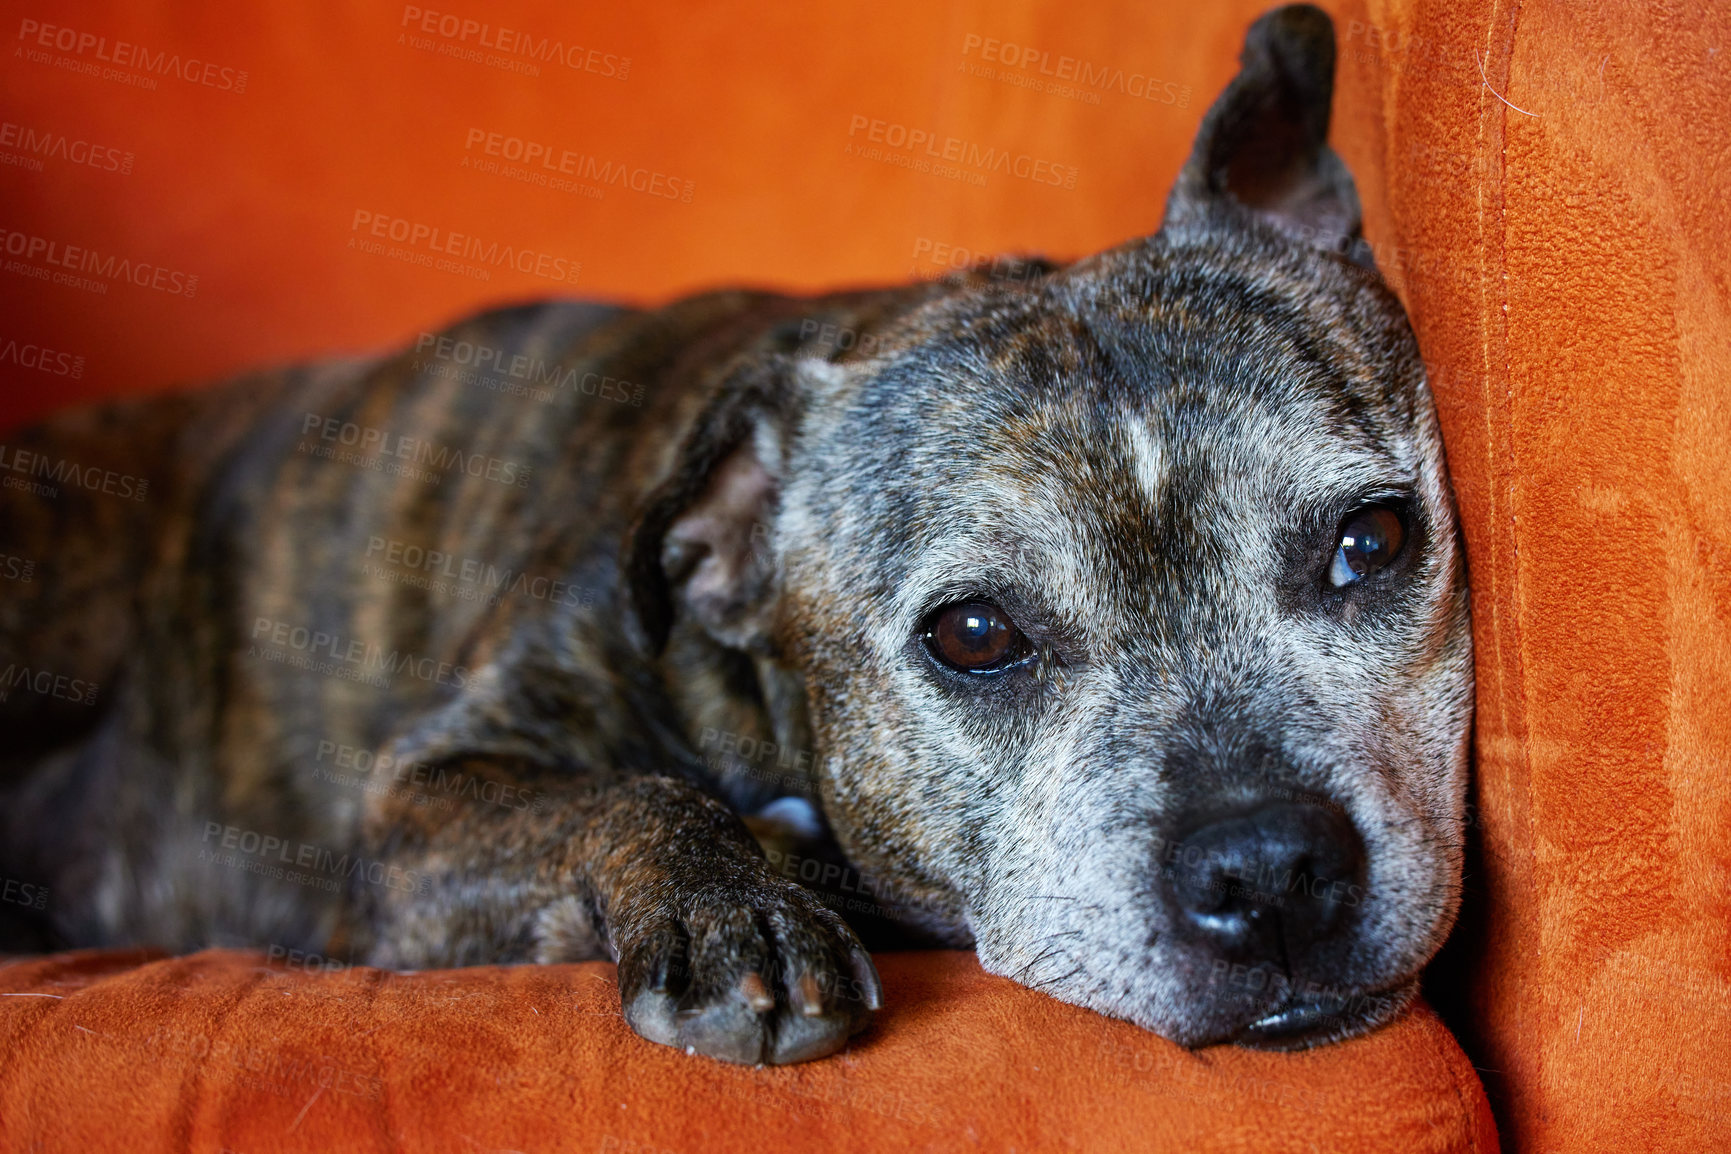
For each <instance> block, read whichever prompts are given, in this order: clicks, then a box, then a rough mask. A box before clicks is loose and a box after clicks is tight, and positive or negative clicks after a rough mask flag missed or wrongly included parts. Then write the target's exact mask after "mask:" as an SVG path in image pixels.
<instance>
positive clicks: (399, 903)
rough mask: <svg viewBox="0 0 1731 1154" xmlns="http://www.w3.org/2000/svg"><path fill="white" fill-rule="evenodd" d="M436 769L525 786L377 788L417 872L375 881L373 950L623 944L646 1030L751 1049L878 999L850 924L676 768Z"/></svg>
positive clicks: (389, 850) (743, 1057)
mask: <svg viewBox="0 0 1731 1154" xmlns="http://www.w3.org/2000/svg"><path fill="white" fill-rule="evenodd" d="M432 772H438V773H464V774H473V775H475V776H476V777H479V778H482V779H485V780H488V781H489V782H490V783H498V788H496V789H494V790H492V791H491V793H492V795H494V796H499V797H501V798H511V799H513V800H512V802H511V803H510V804H504V803H502V804H499V805H490V804H471V805H462V806H458V807H457V808H456V809H455V810H453V811H450V812H447V813H444V814H440V813H438V811H437V810H434V809H430V808H429V807H425V806H416V805H414V804H413V799H411V798H405V797H401V796H393V795H390V794H386V795H384V796H383V797H382V798H379V797H377V795H375V798H376V800H375V802H374V806H373V810H372V813H371V815H370V820H369V824H368V832H369V842H370V843H371V844H372V845H373V846H375V847H377V848H378V852H379V855H380V858H381V859H382V860H383V862H384V863H385V865H386V866H387V867H395V869H396V871H397V872H396V873H395V874H390V873H389V872H388V871H387V876H388V877H393V876H394V877H396V878H398V879H401V880H402V881H403V883H404V884H401V885H396V886H392V885H383V886H373V885H368V886H363V887H361V888H362V889H363V890H365V891H366V892H365V893H364V894H362V895H360V897H359V901H358V902H357V907H356V909H357V914H358V915H359V918H358V924H357V925H356V926H355V931H356V933H357V936H360V937H361V938H363V941H362V942H358V943H357V944H358V945H361V946H362V948H363V949H364V950H365V952H366V954H367V956H368V958H369V960H371V961H373V962H374V963H375V964H378V965H383V966H397V967H426V966H437V965H453V964H458V965H460V964H473V963H481V962H494V961H535V962H544V963H545V962H559V961H575V960H581V959H584V958H592V957H597V956H601V955H602V954H603V953H604V952H611V953H612V955H613V956H614V957H615V959H616V960H617V961H618V963H619V993H620V998H621V1001H622V1005H623V1009H624V1013H625V1019H626V1021H627V1022H629V1023H630V1024H631V1027H632V1029H634V1030H636V1031H637V1032H638V1033H639V1034H641V1035H642V1036H643V1037H645V1038H648V1039H650V1040H651V1041H655V1042H662V1043H665V1044H667V1045H671V1046H681V1047H685V1048H687V1049H690V1050H695V1051H697V1052H699V1053H703V1054H707V1055H709V1056H710V1057H713V1058H719V1059H722V1060H724V1061H729V1062H740V1063H747V1064H754V1063H758V1062H769V1063H776V1064H781V1063H788V1062H800V1061H805V1060H807V1059H811V1058H817V1057H821V1056H823V1055H825V1054H828V1053H831V1052H833V1051H835V1050H837V1049H839V1048H840V1047H841V1046H842V1044H843V1043H844V1042H846V1040H847V1039H848V1037H849V1036H851V1035H852V1034H854V1033H856V1032H858V1031H859V1030H861V1029H863V1028H864V1027H865V1025H866V1023H867V1022H868V1021H869V1019H870V1017H871V1012H872V1011H873V1010H875V1009H877V1008H878V1006H879V1004H880V1001H881V996H882V995H881V991H880V987H879V985H878V978H877V973H876V970H875V969H874V968H873V966H872V963H871V959H870V957H869V956H868V955H867V953H866V951H865V949H864V948H863V947H862V946H861V945H860V944H859V941H858V940H857V939H856V938H855V937H854V935H853V932H852V931H851V930H849V929H848V927H847V925H846V924H845V923H844V922H843V921H842V920H841V918H839V917H838V916H836V914H834V913H833V912H832V911H830V910H829V909H827V908H825V907H824V906H823V904H822V903H821V902H819V901H818V900H817V898H816V897H815V896H813V895H812V894H811V893H810V892H809V891H807V890H805V889H802V888H801V887H800V886H798V885H795V884H793V883H791V882H789V881H787V880H786V879H784V878H782V877H779V876H777V875H776V874H775V873H774V872H773V871H771V869H770V868H769V866H768V864H767V863H766V862H765V861H764V858H763V855H762V852H761V851H760V850H759V849H758V847H757V844H756V843H755V842H754V841H752V839H751V835H750V834H749V833H748V832H747V831H746V829H745V826H744V824H743V823H742V822H741V821H740V820H739V818H738V817H737V816H736V815H735V814H733V813H732V812H731V811H730V810H728V809H727V808H726V807H725V806H723V805H722V804H721V803H720V802H718V801H716V800H714V799H713V798H710V797H708V796H706V795H705V794H703V793H702V792H700V791H699V790H697V789H695V788H693V787H691V786H689V785H686V784H683V783H681V782H677V781H674V780H672V779H669V778H661V777H648V778H635V779H631V780H627V781H623V782H619V783H617V784H613V785H610V786H604V787H593V786H591V787H584V786H582V785H581V784H579V783H574V782H572V781H571V779H570V778H569V777H560V778H550V777H549V776H548V775H543V774H538V773H536V772H534V771H533V770H529V769H523V768H518V769H516V770H515V771H513V770H511V769H509V768H508V767H506V766H503V765H499V764H497V763H491V762H489V763H487V764H484V765H483V764H479V763H476V762H458V763H452V764H448V765H442V766H439V767H433V770H432ZM530 798H533V799H534V803H533V804H529V801H528V799H530ZM517 801H521V802H522V803H523V804H522V808H515V803H516V802H517Z"/></svg>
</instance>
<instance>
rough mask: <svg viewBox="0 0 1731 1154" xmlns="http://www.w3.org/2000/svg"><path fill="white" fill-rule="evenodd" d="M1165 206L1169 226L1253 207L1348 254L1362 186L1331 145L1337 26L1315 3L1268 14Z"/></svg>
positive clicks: (1247, 40) (1248, 41) (1296, 233)
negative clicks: (1353, 179)
mask: <svg viewBox="0 0 1731 1154" xmlns="http://www.w3.org/2000/svg"><path fill="white" fill-rule="evenodd" d="M1238 60H1239V66H1240V67H1239V71H1238V75H1237V76H1235V77H1233V79H1232V83H1230V84H1228V85H1227V86H1226V91H1224V92H1222V93H1221V94H1220V97H1219V98H1218V99H1217V100H1215V102H1214V105H1213V107H1211V108H1210V109H1209V110H1208V114H1207V115H1206V116H1204V117H1203V118H1202V127H1201V129H1200V130H1198V132H1197V134H1196V143H1195V145H1194V147H1193V148H1192V149H1191V152H1190V159H1189V160H1188V161H1187V162H1186V163H1185V165H1184V168H1183V170H1182V171H1181V172H1180V173H1179V174H1178V181H1177V183H1176V184H1175V185H1173V188H1172V195H1171V196H1170V197H1169V198H1168V200H1167V202H1166V221H1165V223H1166V224H1167V225H1173V224H1184V223H1188V222H1190V221H1193V220H1205V219H1208V218H1209V217H1214V218H1215V219H1218V218H1219V216H1220V214H1221V212H1222V210H1224V213H1225V214H1226V215H1227V216H1228V217H1230V216H1231V215H1232V214H1234V213H1235V212H1237V211H1242V210H1248V211H1249V212H1251V213H1254V214H1255V215H1257V216H1259V217H1262V218H1264V219H1266V220H1268V221H1270V222H1272V223H1273V224H1275V225H1276V226H1277V227H1279V228H1280V229H1281V230H1282V231H1284V232H1286V233H1288V234H1289V235H1291V236H1293V237H1295V238H1298V239H1300V240H1304V241H1308V242H1309V243H1312V244H1316V245H1318V246H1320V247H1323V248H1331V249H1334V250H1336V251H1351V250H1353V249H1356V248H1358V247H1361V246H1357V245H1354V244H1353V243H1352V242H1353V241H1355V240H1356V239H1357V238H1358V236H1359V229H1360V213H1359V204H1358V190H1357V189H1356V188H1354V187H1353V183H1352V175H1351V174H1350V173H1348V172H1347V170H1346V165H1345V164H1344V163H1342V161H1341V159H1340V157H1339V156H1337V155H1335V152H1334V150H1333V149H1331V148H1329V146H1328V117H1329V106H1330V103H1331V102H1332V100H1333V97H1334V23H1333V21H1331V20H1330V19H1329V18H1328V14H1327V13H1325V12H1323V11H1322V10H1321V9H1319V8H1313V7H1312V6H1310V5H1308V4H1293V5H1290V6H1288V7H1285V8H1276V9H1275V10H1274V11H1272V12H1268V13H1265V14H1264V15H1263V16H1262V17H1261V18H1260V19H1258V20H1257V21H1256V23H1254V24H1252V25H1251V26H1250V31H1249V32H1248V33H1246V34H1245V37H1244V50H1243V51H1242V52H1240V53H1239V57H1238Z"/></svg>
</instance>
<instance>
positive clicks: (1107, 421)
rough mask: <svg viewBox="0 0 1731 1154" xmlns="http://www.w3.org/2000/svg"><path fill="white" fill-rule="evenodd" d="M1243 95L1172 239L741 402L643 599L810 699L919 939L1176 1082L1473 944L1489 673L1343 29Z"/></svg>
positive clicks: (1374, 995) (781, 376) (1316, 30)
mask: <svg viewBox="0 0 1731 1154" xmlns="http://www.w3.org/2000/svg"><path fill="white" fill-rule="evenodd" d="M1242 62H1243V68H1242V71H1241V72H1240V74H1239V75H1238V77H1237V78H1236V79H1235V80H1234V81H1233V82H1232V84H1231V85H1230V86H1229V87H1228V88H1227V90H1226V91H1225V93H1224V94H1223V95H1222V96H1221V97H1220V99H1219V100H1218V101H1217V102H1216V104H1215V105H1214V107H1213V108H1212V109H1211V110H1210V111H1209V113H1208V115H1207V118H1206V119H1205V121H1204V122H1203V125H1202V129H1201V132H1200V135H1199V137H1198V139H1197V142H1196V145H1195V151H1194V153H1193V155H1192V157H1191V159H1190V160H1189V162H1188V164H1187V165H1186V167H1185V168H1184V170H1183V172H1182V174H1181V176H1180V177H1179V180H1178V183H1177V185H1176V187H1175V188H1174V190H1173V192H1172V195H1171V198H1170V201H1169V203H1168V206H1167V211H1166V218H1165V221H1164V223H1163V226H1162V228H1161V230H1160V232H1159V233H1157V234H1156V235H1154V236H1152V237H1149V238H1146V239H1143V240H1138V241H1135V242H1132V243H1129V244H1126V245H1123V246H1121V247H1119V248H1116V249H1113V250H1111V251H1108V252H1106V253H1103V254H1101V255H1099V256H1095V257H1093V258H1090V259H1087V260H1084V261H1081V262H1079V263H1076V264H1072V265H1070V266H1068V267H1066V268H1063V269H1062V270H1060V271H1058V272H1056V273H1054V274H1053V275H1051V276H1049V277H1047V278H1044V279H1043V280H1041V281H1040V282H1039V283H1037V284H1027V285H1014V286H1008V287H1006V286H991V285H986V284H982V283H974V284H972V285H971V286H965V287H962V288H958V289H957V290H956V291H955V292H952V293H949V294H947V295H939V296H937V297H935V298H934V299H932V300H929V301H928V302H927V303H925V304H923V305H921V306H920V307H919V308H918V309H916V310H914V311H913V312H911V313H910V314H908V315H905V316H902V317H901V318H899V319H898V320H897V322H896V323H895V325H894V327H893V328H891V329H890V330H888V331H886V332H884V333H881V334H879V335H878V339H877V340H876V341H875V342H873V354H872V355H871V356H859V355H857V352H856V353H855V354H854V355H849V356H841V355H836V356H833V357H829V358H825V357H822V356H818V355H806V356H799V355H795V356H792V357H789V358H787V359H786V360H785V361H778V362H776V363H775V364H772V365H769V366H766V367H763V368H762V371H760V372H755V373H748V374H744V375H743V377H742V381H743V383H741V382H739V381H736V383H735V385H734V387H733V388H731V389H730V390H728V391H727V393H726V394H725V395H724V396H722V397H720V398H718V399H717V401H716V403H715V404H714V405H713V406H712V408H711V411H710V412H709V414H708V415H707V416H706V417H705V419H704V420H703V421H702V422H700V426H699V428H698V430H697V431H696V432H695V433H694V434H693V436H692V439H691V441H690V442H689V443H688V444H687V446H686V449H685V457H684V460H683V465H682V469H681V474H680V475H681V476H682V477H683V478H685V479H684V481H682V482H681V484H682V485H683V486H684V489H683V490H680V491H681V492H683V493H684V494H685V495H684V496H683V497H679V498H677V499H674V498H667V497H666V494H664V498H665V499H664V501H663V507H664V509H665V512H666V515H665V516H663V517H662V518H661V519H660V521H659V522H658V523H657V524H656V526H655V528H656V532H654V533H652V534H648V535H647V543H645V541H644V540H640V541H639V543H638V547H637V563H638V564H639V567H640V568H641V567H648V568H653V569H655V571H656V574H657V580H661V581H663V582H664V584H665V586H666V587H667V589H668V592H669V594H670V596H671V598H672V601H673V603H674V605H675V607H676V610H675V611H676V612H678V613H684V614H688V615H690V617H691V618H692V619H694V620H697V621H699V622H701V623H702V625H703V627H704V628H705V629H707V630H708V632H709V633H710V634H711V635H712V636H713V637H715V638H717V639H719V640H721V641H722V642H724V643H726V644H728V645H730V646H735V647H738V648H741V649H745V650H748V651H752V652H756V653H758V654H760V655H768V656H769V657H771V658H772V659H774V660H777V661H780V662H782V663H784V664H785V665H787V666H789V667H792V668H794V669H796V670H798V671H799V672H800V673H801V674H803V676H804V678H805V683H806V689H807V697H808V700H809V707H810V715H811V724H812V726H813V729H814V732H815V735H816V739H817V745H818V748H819V750H820V751H821V754H822V756H821V757H820V758H819V764H820V765H821V766H822V767H823V768H822V781H821V790H822V802H823V808H824V812H825V816H826V817H827V819H828V821H829V822H830V824H831V826H832V827H833V829H834V831H835V833H836V835H837V837H838V838H839V840H840V842H841V844H842V846H843V848H844V849H846V850H847V851H848V853H849V855H850V856H851V857H852V858H853V860H854V861H856V862H858V863H860V864H861V865H862V867H864V868H866V869H867V870H869V871H870V872H871V873H872V874H873V875H874V876H875V877H876V878H878V879H879V880H880V885H881V887H882V889H883V890H884V891H885V892H887V893H888V894H890V895H893V896H892V897H891V898H890V899H888V900H890V901H891V903H892V904H894V903H896V902H900V903H905V904H906V905H907V906H909V907H911V908H914V909H918V910H923V911H925V913H926V914H927V916H928V917H929V920H930V921H931V922H932V923H933V924H934V925H939V926H941V925H943V924H944V923H946V922H950V923H953V924H954V925H956V926H958V927H962V929H963V930H965V932H967V933H971V935H972V936H973V938H974V940H975V941H976V943H977V946H978V950H979V954H980V958H981V960H982V962H983V963H984V964H985V966H986V967H987V968H988V969H990V970H992V971H994V972H997V973H1001V974H1006V975H1009V976H1011V977H1013V978H1016V979H1017V980H1019V981H1022V982H1025V983H1027V984H1029V985H1033V986H1036V987H1039V988H1041V989H1044V990H1047V991H1049V992H1050V993H1052V994H1054V995H1055V996H1057V997H1059V998H1062V999H1064V1000H1066V1001H1071V1002H1076V1003H1079V1004H1082V1005H1086V1006H1091V1007H1094V1008H1096V1009H1098V1010H1101V1011H1104V1012H1106V1013H1109V1014H1113V1015H1116V1016H1119V1017H1123V1018H1128V1019H1130V1020H1132V1021H1135V1022H1138V1023H1140V1024H1142V1025H1143V1026H1146V1027H1148V1028H1150V1029H1152V1030H1155V1031H1157V1032H1159V1033H1161V1034H1163V1035H1165V1036H1167V1037H1170V1038H1172V1039H1175V1040H1177V1041H1180V1042H1183V1043H1186V1044H1202V1043H1206V1042H1212V1041H1219V1040H1226V1039H1235V1040H1241V1041H1247V1042H1252V1043H1257V1044H1266V1045H1295V1044H1307V1043H1310V1042H1313V1041H1316V1040H1319V1039H1322V1038H1327V1037H1338V1036H1345V1035H1347V1034H1351V1033H1354V1032H1357V1031H1359V1030H1362V1029H1365V1028H1368V1027H1369V1026H1370V1025H1373V1024H1375V1023H1377V1022H1379V1021H1381V1020H1384V1019H1386V1018H1387V1017H1389V1016H1392V1014H1393V1013H1394V1012H1396V1011H1397V1010H1398V1009H1399V1008H1400V1007H1401V1006H1402V1005H1404V1004H1405V1001H1406V1000H1407V998H1408V997H1409V996H1410V994H1411V991H1412V990H1413V988H1414V987H1415V983H1416V980H1417V975H1418V973H1419V971H1420V968H1421V967H1422V966H1423V965H1424V963H1425V962H1426V961H1427V960H1428V959H1429V958H1430V957H1431V956H1432V954H1434V953H1435V951H1436V950H1437V948H1438V947H1439V946H1440V945H1441V943H1442V940H1443V937H1444V936H1445V934H1446V933H1447V931H1448V929H1449V926H1450V924H1451V922H1452V920H1453V917H1454V913H1455V909H1456V903H1457V894H1458V888H1459V876H1460V868H1461V841H1462V811H1463V801H1464V791H1465V785H1466V742H1467V731H1468V727H1469V722H1470V710H1471V652H1470V638H1469V630H1468V617H1467V601H1466V591H1465V580H1464V573H1463V568H1462V560H1461V552H1460V548H1459V545H1458V542H1457V537H1456V529H1455V518H1454V511H1453V506H1452V501H1451V496H1450V492H1449V487H1448V481H1447V477H1446V473H1445V469H1444V461H1443V449H1442V443H1441V440H1440V437H1439V434H1438V429H1437V423H1436V419H1435V415H1434V412H1433V408H1432V403H1431V399H1430V396H1429V394H1428V392H1427V389H1426V385H1425V378H1424V368H1423V365H1422V363H1421V362H1420V359H1419V355H1418V349H1417V347H1416V345H1415V342H1414V340H1413V336H1412V332H1411V329H1410V328H1409V326H1408V324H1407V320H1406V317H1405V314H1404V312H1403V311H1402V309H1401V306H1400V304H1399V302H1398V301H1397V300H1396V298H1395V297H1394V296H1393V294H1392V293H1391V292H1390V291H1389V290H1388V288H1387V287H1386V286H1385V285H1384V283H1383V281H1382V279H1381V277H1380V276H1379V275H1378V274H1377V273H1376V271H1375V270H1374V268H1371V267H1368V265H1367V264H1361V263H1358V262H1356V261H1355V260H1354V259H1352V257H1353V254H1354V253H1355V252H1357V251H1360V250H1361V248H1362V246H1361V245H1359V244H1355V242H1357V241H1358V237H1359V210H1358V201H1357V196H1356V193H1355V191H1354V189H1353V185H1352V181H1351V178H1350V176H1349V175H1348V174H1347V172H1346V170H1345V168H1344V166H1343V165H1342V163H1341V162H1340V160H1339V158H1338V157H1337V156H1336V155H1335V154H1334V153H1333V152H1332V151H1331V150H1330V149H1329V148H1328V145H1327V143H1326V137H1327V128H1328V119H1329V102H1330V97H1331V91H1332V86H1333V63H1334V37H1333V31H1332V27H1331V25H1330V24H1329V21H1328V18H1327V17H1326V16H1324V15H1323V14H1322V13H1321V12H1319V11H1317V10H1316V9H1313V8H1307V7H1294V8H1286V9H1281V10H1279V11H1276V12H1273V13H1270V14H1269V15H1267V16H1265V17H1264V18H1263V19H1261V20H1260V21H1258V22H1257V24H1256V25H1255V26H1254V27H1253V28H1252V29H1251V31H1250V34H1249V37H1248V39H1247V41H1246V43H1245V48H1244V52H1243V57H1242ZM693 478H701V479H702V484H701V485H700V486H694V485H693V484H692V479H693ZM669 502H671V503H669ZM757 523H761V524H764V525H768V526H770V528H771V532H770V534H769V556H768V557H767V558H766V557H765V556H764V555H763V554H762V551H761V550H759V551H757V552H754V551H753V550H752V548H751V543H750V542H748V541H747V540H745V538H746V537H747V536H748V535H749V533H750V532H751V527H752V526H753V525H754V524H757ZM648 610H649V612H650V613H651V615H653V613H654V612H655V609H654V607H653V606H649V607H648Z"/></svg>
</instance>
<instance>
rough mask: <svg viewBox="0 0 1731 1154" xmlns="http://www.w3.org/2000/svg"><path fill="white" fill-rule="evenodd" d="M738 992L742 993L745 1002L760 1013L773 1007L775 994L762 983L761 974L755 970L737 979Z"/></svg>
mask: <svg viewBox="0 0 1731 1154" xmlns="http://www.w3.org/2000/svg"><path fill="white" fill-rule="evenodd" d="M739 992H740V993H741V994H742V995H744V997H745V1004H746V1005H748V1006H750V1007H751V1008H752V1009H753V1010H755V1011H757V1012H758V1013H760V1014H763V1013H767V1012H769V1011H770V1010H773V1009H775V995H774V994H772V993H770V992H769V987H768V986H766V985H764V984H763V975H762V974H759V973H757V972H756V971H755V970H754V971H752V972H750V973H748V974H746V975H745V976H744V977H743V978H741V979H739Z"/></svg>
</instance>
